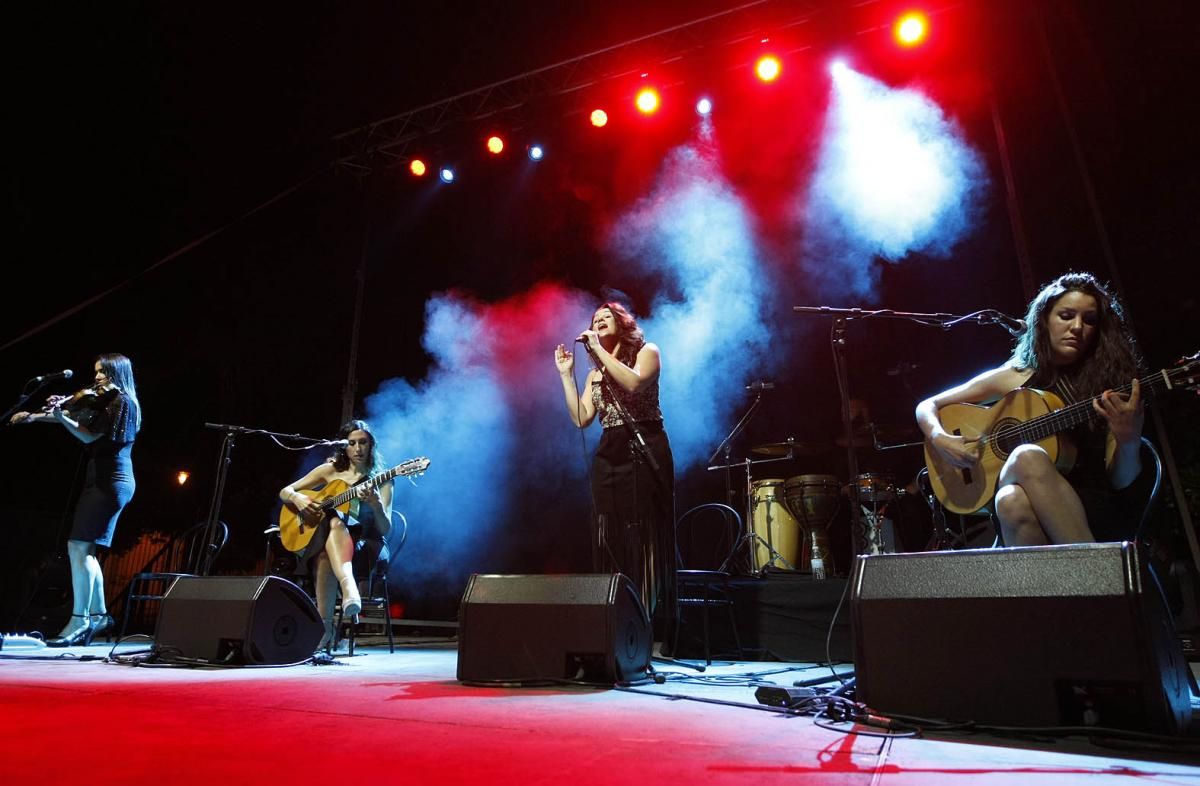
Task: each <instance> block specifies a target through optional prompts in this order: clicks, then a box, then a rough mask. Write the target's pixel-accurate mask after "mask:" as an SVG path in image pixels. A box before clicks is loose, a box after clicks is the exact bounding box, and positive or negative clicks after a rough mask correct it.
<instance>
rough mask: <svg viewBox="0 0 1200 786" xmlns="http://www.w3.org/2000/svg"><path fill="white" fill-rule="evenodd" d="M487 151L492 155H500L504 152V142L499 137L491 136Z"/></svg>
mask: <svg viewBox="0 0 1200 786" xmlns="http://www.w3.org/2000/svg"><path fill="white" fill-rule="evenodd" d="M487 149H488V152H489V153H491V154H492V155H500V153H502V152H503V151H504V140H503V139H501V138H500V137H498V136H489V137H488V141H487Z"/></svg>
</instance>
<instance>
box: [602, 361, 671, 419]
mask: <svg viewBox="0 0 1200 786" xmlns="http://www.w3.org/2000/svg"><path fill="white" fill-rule="evenodd" d="M609 390H612V391H615V392H616V394H617V395H618V396H619V397H620V399H621V405H622V406H624V407H625V411H626V412H628V413H629V417H631V418H633V420H634V422H636V423H641V422H642V421H646V420H662V410H660V409H659V408H658V378H657V377H656V378H655V379H654V381H653V382H651V383H650V384H648V385H642V386H641V387H639V388H638V389H637V390H636V391H634V392H633V393H630V392H629V391H628V390H626V389H625V388H623V387H621V386H620V385H618V384H617V383H616V381H615V380H613V379H612V378H610V377H608V375H607V374H606V375H605V379H604V380H603V381H600V382H597V383H595V384H593V385H592V403H593V404H594V405H595V406H596V412H597V413H599V415H600V425H601V426H603V427H604V428H612V427H613V426H621V425H624V423H625V421H624V420H623V419H622V418H621V413H620V411H619V410H618V409H617V408H616V406H615V405H614V404H613V402H612V400H611V399H610V398H609V396H610V393H609Z"/></svg>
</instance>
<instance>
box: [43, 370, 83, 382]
mask: <svg viewBox="0 0 1200 786" xmlns="http://www.w3.org/2000/svg"><path fill="white" fill-rule="evenodd" d="M74 375H75V372H74V371H72V370H71V369H69V368H64V369H63V370H62V371H55V372H54V373H53V374H43V375H41V376H40V377H34V378H33V381H34V382H37V383H39V384H40V383H42V382H52V381H54V380H56V379H70V378H71V377H73V376H74Z"/></svg>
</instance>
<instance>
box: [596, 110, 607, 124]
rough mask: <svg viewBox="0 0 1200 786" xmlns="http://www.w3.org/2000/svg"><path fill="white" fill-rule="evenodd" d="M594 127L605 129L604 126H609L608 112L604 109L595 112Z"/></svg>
mask: <svg viewBox="0 0 1200 786" xmlns="http://www.w3.org/2000/svg"><path fill="white" fill-rule="evenodd" d="M592 125H594V126H595V127H596V128H603V127H604V126H606V125H608V112H605V111H604V110H603V109H596V110H593V111H592Z"/></svg>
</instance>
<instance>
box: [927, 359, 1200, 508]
mask: <svg viewBox="0 0 1200 786" xmlns="http://www.w3.org/2000/svg"><path fill="white" fill-rule="evenodd" d="M1198 358H1200V352H1198V353H1196V354H1195V355H1192V356H1190V357H1187V358H1184V359H1183V360H1182V361H1180V365H1178V366H1177V367H1175V368H1171V369H1162V370H1161V371H1158V372H1156V373H1154V374H1150V375H1148V376H1146V377H1143V378H1142V379H1139V380H1138V382H1139V383H1140V384H1141V388H1142V396H1143V400H1144V401H1146V403H1150V402H1151V401H1152V400H1153V397H1154V396H1155V395H1157V394H1158V393H1159V392H1161V391H1164V390H1174V389H1177V388H1188V389H1195V387H1196V386H1197V384H1198V383H1200V360H1198ZM1132 389H1133V385H1132V384H1130V385H1125V386H1124V387H1121V388H1117V389H1116V390H1115V391H1114V392H1116V393H1120V394H1123V395H1129V393H1130V391H1131V390H1132ZM938 418H939V419H940V420H941V421H942V426H943V427H944V428H945V429H946V431H947V432H949V433H951V434H955V435H958V436H963V437H966V438H967V439H972V438H978V439H979V443H978V448H979V459H978V460H977V461H976V462H975V464H974V465H973V466H970V467H967V468H966V469H959V468H957V467H953V466H951V465H950V464H948V463H946V462H945V461H944V460H943V459H942V457H941V454H939V453H938V452H937V451H935V450H934V449H933V448H932V447H931V446H930V444H929V440H926V441H925V466H926V467H928V468H929V481H930V485H931V486H932V487H933V493H934V495H935V496H936V497H937V498H938V500H939V501H940V502H941V503H942V506H943V507H945V508H946V510H948V511H950V512H952V513H976V512H978V511H980V510H983V509H984V508H986V507H987V506H988V505H990V504H991V501H992V497H994V496H995V495H996V482H997V480H998V479H999V477H1000V470H1001V468H1003V466H1004V462H1005V461H1007V460H1008V457H1009V455H1010V454H1011V453H1012V452H1013V451H1014V450H1016V449H1017V447H1018V446H1020V445H1038V446H1040V447H1041V448H1042V449H1043V450H1045V451H1046V453H1047V454H1049V456H1050V459H1051V460H1052V461H1054V463H1055V466H1057V467H1058V469H1059V471H1060V472H1066V471H1068V470H1069V469H1070V468H1071V467H1072V466H1073V465H1074V463H1075V456H1076V451H1075V447H1074V445H1073V444H1072V443H1071V441H1070V440H1069V439H1066V438H1063V437H1060V436H1059V435H1060V434H1061V433H1062V432H1064V431H1068V430H1070V429H1072V428H1074V427H1075V426H1078V425H1081V424H1083V423H1087V422H1089V421H1092V420H1096V419H1099V418H1100V415H1099V413H1097V412H1096V410H1095V409H1094V408H1093V407H1092V399H1090V398H1089V399H1085V400H1084V401H1080V402H1078V403H1075V404H1070V405H1067V404H1065V403H1064V402H1063V400H1062V399H1061V398H1059V397H1058V396H1056V395H1054V394H1053V393H1047V392H1045V391H1041V390H1033V389H1032V388H1020V389H1017V390H1014V391H1012V392H1010V393H1008V394H1006V395H1005V396H1004V397H1003V398H1001V399H1000V400H999V401H996V402H995V403H994V404H991V405H989V406H980V405H978V404H947V405H946V406H944V407H942V408H941V409H939V410H938ZM1110 440H1111V436H1110Z"/></svg>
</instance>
